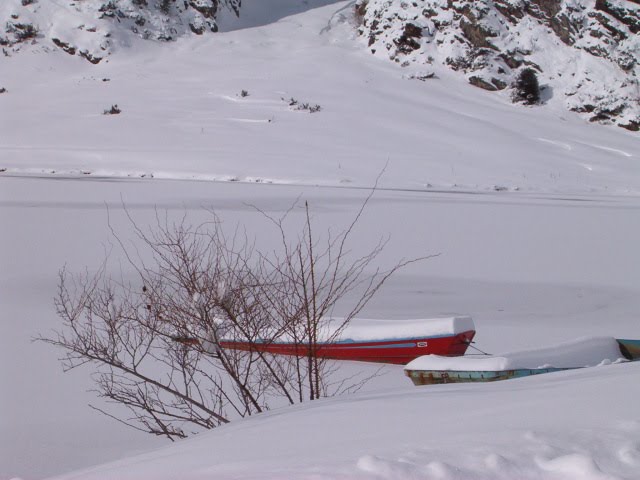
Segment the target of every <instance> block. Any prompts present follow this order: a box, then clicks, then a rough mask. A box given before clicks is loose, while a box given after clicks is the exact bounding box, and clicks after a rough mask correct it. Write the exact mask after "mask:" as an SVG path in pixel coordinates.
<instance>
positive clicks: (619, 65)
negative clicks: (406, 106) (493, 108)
mask: <svg viewBox="0 0 640 480" xmlns="http://www.w3.org/2000/svg"><path fill="white" fill-rule="evenodd" d="M356 9H357V14H358V15H359V16H360V19H361V21H362V26H361V27H360V28H359V32H360V34H361V35H363V36H365V38H366V39H367V43H368V47H369V48H370V49H371V51H372V52H374V53H376V54H377V55H382V56H385V57H390V58H391V59H393V60H395V61H396V62H398V63H400V64H403V65H408V64H411V63H417V64H419V65H423V66H424V67H425V68H426V69H427V72H428V70H429V65H432V64H434V63H436V64H440V65H448V66H450V67H451V68H452V69H453V70H456V71H460V72H463V73H464V74H465V76H466V77H467V79H468V81H469V83H471V84H473V85H476V86H478V87H481V88H484V89H486V90H492V91H495V90H504V89H508V88H509V87H511V86H512V85H513V84H514V82H515V80H516V77H517V75H518V73H519V72H520V71H522V70H523V69H525V68H533V69H534V70H535V71H537V72H538V74H539V77H540V80H539V81H540V82H541V83H542V85H543V91H542V93H541V100H542V101H543V102H545V101H550V100H551V99H552V97H559V100H560V102H563V103H564V104H565V105H566V106H567V108H569V109H570V110H572V111H575V112H581V113H585V114H587V115H586V117H587V118H589V120H590V121H603V122H609V123H615V124H617V125H619V126H621V127H624V128H627V129H629V130H633V131H638V129H640V83H639V81H640V79H639V77H640V63H639V62H640V36H639V35H638V33H639V32H640V5H638V3H637V2H630V1H624V0H598V1H595V0H562V1H560V0H557V1H547V0H531V1H524V0H482V1H477V0H473V1H466V0H461V1H447V0H420V1H414V2H389V1H387V0H359V1H358V5H357V7H356ZM431 73H433V72H431ZM428 74H429V73H425V74H423V78H426V76H427V75H428Z"/></svg>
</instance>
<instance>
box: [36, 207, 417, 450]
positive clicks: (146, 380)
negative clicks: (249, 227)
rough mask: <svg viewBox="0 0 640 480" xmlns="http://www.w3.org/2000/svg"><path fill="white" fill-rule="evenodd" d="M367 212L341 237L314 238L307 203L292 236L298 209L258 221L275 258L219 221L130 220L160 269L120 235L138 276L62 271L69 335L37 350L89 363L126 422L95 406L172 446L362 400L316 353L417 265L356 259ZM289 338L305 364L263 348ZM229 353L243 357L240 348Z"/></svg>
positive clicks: (61, 306)
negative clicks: (303, 408)
mask: <svg viewBox="0 0 640 480" xmlns="http://www.w3.org/2000/svg"><path fill="white" fill-rule="evenodd" d="M369 198H370V197H369ZM368 200H369V199H367V201H365V202H364V203H363V205H362V206H361V209H360V210H359V212H358V214H357V215H356V217H355V218H354V220H353V222H352V223H351V224H350V225H349V226H348V227H347V228H346V229H345V230H343V231H342V232H340V233H339V234H332V233H331V232H325V234H324V235H318V234H317V233H316V232H315V230H314V228H313V222H312V219H311V215H310V211H309V206H308V205H307V204H306V203H305V205H304V214H305V215H304V221H303V223H302V227H301V230H300V231H299V232H298V234H296V235H293V236H292V235H290V234H289V233H287V232H288V229H287V228H285V223H286V222H287V218H288V217H289V213H290V212H291V210H290V211H289V212H287V213H286V214H285V215H283V216H282V217H272V216H269V215H268V214H266V213H265V212H261V211H259V210H258V214H260V215H263V216H264V218H266V220H267V221H268V223H269V224H270V225H272V226H273V227H274V228H275V232H276V233H277V235H278V238H280V241H279V249H277V250H275V251H271V250H270V251H261V250H258V249H257V248H256V246H255V241H254V240H251V239H249V238H248V237H247V235H246V234H243V233H242V232H241V231H240V230H239V229H236V230H234V231H233V232H231V233H227V232H226V231H225V230H224V229H223V228H222V226H221V222H220V220H219V219H218V217H217V216H216V215H215V214H214V213H213V212H211V220H210V221H209V222H206V223H202V224H199V225H191V224H189V223H188V221H187V219H186V218H184V217H183V218H182V219H181V220H180V221H177V222H172V221H170V220H169V219H168V218H167V217H166V216H165V218H161V216H160V215H159V214H156V220H157V221H156V225H155V226H154V227H153V228H151V229H148V230H143V229H142V228H140V227H139V226H138V225H137V224H136V222H134V221H133V219H132V218H131V217H130V216H129V219H130V221H131V225H132V227H133V230H134V231H135V234H136V238H137V241H138V243H139V244H140V246H141V248H142V249H143V250H144V251H145V252H146V253H147V254H148V257H149V258H151V260H147V261H143V260H141V257H140V255H139V253H138V252H139V250H138V249H137V248H134V247H129V246H127V245H129V244H128V243H127V244H125V242H124V241H122V240H121V239H120V237H119V236H118V235H116V234H115V232H114V238H115V239H116V241H117V244H118V245H119V247H120V248H121V250H122V252H123V255H124V258H126V260H127V262H128V267H127V268H128V269H129V270H133V271H134V272H135V278H134V279H133V280H127V279H126V278H127V276H126V274H125V273H120V274H119V275H115V274H114V273H112V272H110V269H109V262H108V259H105V261H104V263H103V264H102V266H101V267H100V268H99V270H98V272H97V273H95V274H88V273H84V274H80V275H71V274H69V273H68V272H67V271H66V270H64V269H63V270H62V271H61V272H60V278H59V284H58V294H57V297H56V300H55V306H56V312H57V314H58V316H59V317H60V318H61V320H62V328H61V329H60V330H59V331H57V332H54V334H53V335H51V336H42V337H40V338H39V340H41V341H44V342H46V343H49V344H52V345H55V346H57V347H61V348H62V349H63V350H64V355H63V357H62V359H61V360H62V363H63V366H64V368H65V369H66V370H70V369H73V368H76V367H79V366H82V365H85V364H91V365H93V367H94V369H95V370H94V380H95V390H96V392H97V394H98V396H100V397H102V398H104V399H106V401H107V402H114V403H116V404H118V405H120V406H124V407H125V408H126V409H128V411H129V413H130V415H128V416H125V415H122V414H121V412H122V410H120V413H111V412H107V411H106V410H104V409H103V408H98V407H94V408H96V409H98V410H100V411H101V412H103V413H105V414H107V415H109V416H111V417H113V418H115V419H117V420H118V421H121V422H123V423H125V424H127V425H129V426H131V427H134V428H136V429H139V430H142V431H145V432H149V433H152V434H155V435H164V436H166V437H167V438H169V439H172V440H173V439H175V438H183V437H186V436H188V435H190V434H192V433H196V432H198V431H201V430H203V429H211V428H214V427H216V426H219V425H221V424H224V423H227V422H229V421H230V419H232V418H234V417H236V418H237V417H246V416H250V415H253V414H256V413H260V412H263V411H265V410H267V409H269V408H270V406H271V405H273V404H280V405H281V404H282V403H283V402H284V403H285V404H292V405H293V404H295V403H300V402H304V401H308V400H316V399H319V398H321V397H326V396H331V395H335V394H340V393H345V392H351V391H355V390H357V389H359V388H360V387H361V386H362V385H363V383H364V382H365V381H366V380H367V378H366V377H362V376H360V377H356V378H340V376H339V375H336V373H338V374H339V372H335V371H334V370H335V368H336V367H335V365H336V363H335V362H331V361H328V360H326V359H324V358H319V357H318V356H317V355H316V352H317V351H318V348H319V346H320V345H321V343H322V342H333V341H335V340H336V339H337V338H338V336H339V334H340V332H341V331H342V330H343V329H344V328H345V327H346V326H347V325H348V324H349V322H350V321H351V319H353V318H354V317H355V316H356V315H357V314H358V313H359V312H360V311H361V310H362V309H363V308H364V307H365V305H367V303H368V302H369V301H370V300H371V298H372V297H373V296H374V295H375V294H376V293H377V292H378V291H379V289H380V288H381V287H382V286H383V284H384V283H385V281H386V280H387V279H388V278H389V277H390V276H391V275H392V274H393V273H394V272H396V271H397V270H398V269H400V268H402V267H404V266H405V265H407V264H409V263H412V262H415V261H417V260H420V259H411V260H403V261H400V262H398V263H397V264H395V265H394V266H393V267H391V268H390V269H388V270H380V269H378V268H374V262H375V260H376V259H377V257H378V255H379V254H380V253H381V252H382V250H383V248H384V246H385V244H386V241H384V240H381V241H379V243H378V244H377V245H376V246H375V247H374V248H372V249H371V250H369V251H367V252H365V253H363V254H359V255H356V254H355V253H353V252H350V250H349V246H348V244H349V240H350V237H351V235H352V232H353V230H354V228H355V226H356V224H357V222H358V220H359V219H360V218H361V215H362V213H363V210H364V208H365V206H366V204H367V202H368ZM292 209H293V207H292ZM127 215H128V213H127ZM112 232H113V230H112ZM372 270H373V271H372ZM347 298H349V299H352V300H351V301H350V302H349V304H348V306H345V304H346V300H347ZM338 302H340V306H341V308H342V309H343V311H346V314H344V316H343V317H342V318H341V319H340V320H339V321H338V322H337V324H336V320H335V319H333V320H332V319H331V318H330V317H331V314H332V312H333V310H334V308H335V307H336V305H337V304H338ZM330 322H333V323H332V324H331V328H329V327H330V325H329V324H330ZM327 332H329V333H327ZM283 339H286V340H287V341H290V342H292V343H293V344H294V345H295V348H296V351H299V354H298V355H291V356H282V355H272V354H268V353H265V352H264V351H263V350H260V349H259V348H255V346H257V345H260V344H265V343H266V344H268V343H272V342H278V341H282V340H283ZM233 342H243V344H244V345H245V348H244V349H237V348H231V347H230V346H229V345H230V344H232V343H233ZM298 349H299V350H298ZM332 382H333V383H332Z"/></svg>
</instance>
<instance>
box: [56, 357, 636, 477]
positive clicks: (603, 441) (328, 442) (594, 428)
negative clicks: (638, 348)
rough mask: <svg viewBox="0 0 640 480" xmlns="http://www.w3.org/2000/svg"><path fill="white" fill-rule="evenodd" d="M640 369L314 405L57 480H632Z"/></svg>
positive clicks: (428, 389) (385, 393)
mask: <svg viewBox="0 0 640 480" xmlns="http://www.w3.org/2000/svg"><path fill="white" fill-rule="evenodd" d="M638 374H640V364H623V365H611V366H605V367H597V368H593V369H586V370H584V371H578V372H571V373H567V372H563V373H559V374H558V373H556V374H548V375H541V376H539V377H537V378H536V377H532V378H528V379H523V380H510V381H505V382H498V383H494V384H479V385H437V386H430V387H418V388H414V387H411V388H407V389H399V390H398V389H396V390H394V391H378V392H376V393H369V394H363V395H356V396H352V397H351V398H349V399H340V400H329V401H318V402H314V403H313V404H309V405H304V406H301V407H299V408H294V409H291V410H288V411H277V412H272V413H268V414H264V415H260V416H258V417H255V418H251V419H250V420H248V421H240V422H237V423H233V424H229V425H226V426H224V427H220V428H219V429H217V430H216V431H213V432H211V433H204V434H201V435H199V436H198V437H196V438H193V439H189V440H186V441H183V442H180V443H179V444H177V445H175V446H171V447H167V448H164V449H160V450H157V451H155V452H150V453H147V454H143V455H139V456H135V457H132V458H129V459H125V460H122V461H119V462H115V463H112V464H107V465H104V466H100V467H96V468H92V469H88V470H84V471H79V472H77V473H72V474H69V475H63V476H61V477H56V478H59V479H60V480H62V479H65V480H71V479H82V480H106V479H121V480H127V479H136V480H138V479H148V478H154V479H158V480H169V479H175V480H178V479H181V480H191V479H205V478H224V479H227V480H231V479H256V480H257V479H285V478H286V479H289V478H299V479H353V478H357V479H361V480H365V479H393V480H400V479H403V480H405V479H416V480H417V479H424V480H428V479H433V480H436V479H437V480H513V479H518V480H534V479H535V480H558V479H571V480H578V479H579V480H633V479H636V478H637V474H638V468H639V467H640V449H639V447H638V437H639V436H640V422H639V421H638V415H637V405H636V403H637V402H636V399H637V398H638V395H640V387H639V385H638V382H633V381H630V379H632V378H634V376H637V375H638Z"/></svg>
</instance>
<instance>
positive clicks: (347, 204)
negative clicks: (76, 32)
mask: <svg viewBox="0 0 640 480" xmlns="http://www.w3.org/2000/svg"><path fill="white" fill-rule="evenodd" d="M287 2H288V0H279V1H278V2H277V6H278V8H281V9H280V10H278V12H275V13H274V12H271V13H270V15H271V16H270V17H269V18H266V17H265V18H266V20H265V19H262V20H260V18H257V19H253V20H252V19H250V18H246V17H245V18H244V19H242V21H241V22H240V23H239V24H237V27H238V29H236V30H233V28H231V27H229V28H226V29H227V30H233V31H229V32H226V33H221V34H217V35H210V36H208V37H206V38H205V37H202V38H185V39H182V40H179V41H177V42H175V43H171V44H162V45H158V44H154V43H150V42H146V43H145V42H142V41H141V40H140V41H138V40H135V39H132V40H131V45H130V46H127V45H124V44H123V45H119V47H118V48H120V49H121V50H120V51H119V52H118V55H112V56H111V57H109V58H105V59H104V60H103V61H102V62H100V64H98V65H91V64H89V63H88V62H87V61H85V60H83V59H81V58H79V57H77V56H71V55H68V54H66V53H64V52H61V51H55V52H49V53H46V52H44V51H42V50H41V49H37V48H35V47H34V48H33V49H31V48H30V47H31V45H25V46H24V47H23V49H26V50H23V51H22V52H21V53H20V54H19V55H12V56H10V57H4V56H0V87H4V88H6V89H7V92H6V93H3V94H0V112H1V113H0V171H1V172H0V225H1V227H0V322H1V323H0V325H1V326H2V335H0V385H1V389H0V478H1V479H3V480H4V479H9V478H14V477H20V478H22V479H24V480H26V479H35V478H45V477H51V476H52V475H58V474H62V473H63V472H71V471H76V473H70V474H67V475H66V476H63V477H60V478H78V479H127V478H128V479H136V480H138V479H141V480H146V479H151V478H153V479H204V478H221V479H249V478H253V479H282V478H301V479H314V480H318V479H347V478H349V479H387V478H388V479H440V480H442V479H444V480H502V479H504V480H513V479H516V478H517V479H522V480H560V479H562V480H564V479H581V480H582V479H586V480H637V478H638V471H639V469H640V443H639V441H638V439H639V438H640V416H639V415H638V408H637V403H638V402H637V399H638V398H639V397H640V384H639V383H638V382H637V378H638V374H639V373H640V370H639V368H640V365H639V364H638V363H634V362H632V363H625V364H619V365H609V366H603V367H601V368H594V369H585V370H580V371H572V372H561V373H556V374H549V375H543V376H539V377H538V378H526V379H521V380H514V381H510V382H501V383H496V384H485V385H442V386H434V387H424V388H423V387H419V388H416V387H413V386H412V385H411V382H410V381H409V380H408V379H407V378H406V377H405V376H404V375H403V372H402V368H401V367H399V366H387V367H384V369H383V371H382V372H381V373H382V374H383V375H381V376H376V377H375V378H374V379H373V380H372V381H371V382H370V383H369V384H367V385H366V386H365V388H364V390H363V391H362V392H360V393H359V394H357V395H355V396H350V397H344V398H335V399H328V400H322V401H318V402H313V403H310V404H308V405H302V406H299V407H296V408H292V409H287V408H283V409H278V410H274V411H272V412H269V413H267V414H265V415H259V416H256V417H254V418H250V419H247V420H242V421H234V422H232V423H231V424H229V425H227V426H225V427H222V428H220V429H217V430H214V431H211V432H207V433H206V434H202V435H199V436H197V437H195V438H192V439H189V440H187V441H184V442H178V443H177V444H175V445H170V446H167V444H166V442H165V441H163V440H161V439H159V438H156V437H152V436H150V435H147V434H143V433H141V432H137V431H134V430H129V429H127V428H126V427H123V426H122V425H120V424H118V423H117V422H114V421H112V420H111V419H109V418H107V417H104V416H102V415H100V414H98V413H97V412H96V411H94V410H92V409H90V408H88V407H87V404H88V403H91V404H94V405H96V406H97V407H99V408H108V409H109V408H111V406H109V405H106V404H105V403H104V402H103V401H102V400H101V399H96V398H95V397H94V395H93V394H92V393H91V392H89V390H90V389H91V388H92V382H91V378H90V373H91V368H90V367H89V366H87V368H83V369H78V370H74V371H71V372H68V373H63V372H62V371H61V368H60V365H59V363H58V362H57V360H56V359H57V358H58V356H59V355H60V353H61V352H59V351H55V350H54V349H52V348H49V347H48V346H47V345H43V344H41V343H37V342H36V343H34V342H32V341H31V340H32V339H33V337H35V336H37V335H38V334H47V333H48V332H50V331H51V330H53V329H55V328H57V327H58V326H59V319H58V318H57V317H56V315H55V310H54V307H53V304H52V298H53V297H54V296H55V294H56V283H57V272H58V270H59V269H60V268H61V267H62V266H63V265H67V268H68V269H69V270H70V271H74V272H79V271H82V270H83V269H84V268H85V266H86V267H87V268H88V269H89V270H90V271H92V270H93V269H95V268H97V267H98V266H99V265H100V261H101V260H102V258H103V257H104V255H105V253H109V252H111V255H112V256H113V259H114V261H116V262H117V261H118V260H122V259H120V258H119V257H118V254H117V249H116V248H115V247H114V242H113V238H112V237H111V236H110V235H111V234H110V226H111V227H113V228H114V229H115V230H116V231H117V232H118V233H119V234H120V235H121V237H122V238H125V239H127V240H128V239H130V238H133V237H134V232H133V230H132V227H131V224H130V223H129V221H128V219H127V215H126V213H125V211H124V208H123V205H126V208H127V212H128V213H129V214H130V215H132V216H133V218H134V219H135V220H136V221H137V222H138V223H139V224H140V225H149V224H151V225H153V224H154V223H155V221H156V214H157V212H164V211H166V212H168V215H170V216H172V217H173V216H175V217H176V218H181V217H182V215H184V214H185V213H186V214H187V215H188V217H189V219H190V220H192V221H193V222H200V221H206V220H210V217H209V216H208V214H207V213H206V212H205V211H204V210H203V208H205V207H206V208H211V209H214V210H215V211H216V212H218V213H219V214H220V215H221V217H222V218H223V219H224V221H225V222H227V224H228V225H231V226H233V225H236V224H238V225H241V226H242V227H243V228H246V230H247V234H248V235H249V236H250V237H251V236H255V238H256V242H257V243H258V244H259V246H260V247H261V248H264V249H269V248H274V247H275V246H277V245H278V242H279V234H278V233H277V232H274V231H272V230H270V229H269V228H268V227H269V222H267V221H266V220H265V219H264V218H263V217H261V216H260V215H259V214H256V211H255V209H254V208H253V206H256V207H258V208H260V209H262V210H263V211H265V212H268V213H270V214H274V215H276V216H278V215H282V214H284V213H285V212H287V211H289V210H290V207H291V205H292V204H294V203H296V202H298V203H297V205H298V207H296V208H294V209H293V210H291V212H290V217H289V218H290V219H291V220H292V221H293V223H294V225H293V227H292V228H293V229H294V230H292V232H293V233H295V232H297V231H298V230H297V227H296V225H297V226H299V225H301V224H302V223H303V221H304V208H303V207H301V205H300V202H301V200H308V201H309V204H310V206H311V209H312V215H313V221H314V225H315V226H316V227H315V228H316V231H317V232H327V231H329V230H331V232H333V233H335V231H336V229H340V228H346V226H348V225H349V224H350V222H351V221H352V219H353V218H354V215H355V214H356V213H357V212H358V209H359V208H360V205H361V203H362V201H363V199H364V198H365V197H366V195H367V193H368V190H367V189H368V188H369V187H370V186H371V185H372V184H373V183H374V182H375V178H376V177H377V176H378V174H379V173H380V172H381V170H382V169H383V168H384V166H385V165H387V167H386V171H385V173H384V175H383V176H382V178H381V180H380V184H379V187H380V188H379V189H378V191H377V192H376V194H375V195H374V197H373V198H372V199H371V201H370V203H369V205H368V207H367V209H366V210H365V212H364V214H363V216H362V217H361V219H360V221H359V222H358V224H357V228H356V229H355V230H354V233H353V242H352V244H351V248H352V251H354V254H356V255H357V254H358V253H359V252H361V251H368V249H369V248H373V247H375V246H376V245H377V244H378V241H379V239H380V238H383V239H385V238H388V239H389V240H388V243H387V245H386V248H385V250H384V252H383V254H382V255H381V256H380V258H379V261H380V267H381V268H389V267H390V266H392V265H394V264H395V263H396V262H397V261H398V260H399V259H402V258H405V259H407V258H414V257H418V256H423V255H427V254H437V253H439V254H440V255H438V256H436V257H434V258H432V259H430V260H428V261H426V262H422V263H417V264H412V265H410V266H409V267H408V268H407V269H405V270H403V271H402V272H401V273H400V274H399V275H397V276H395V277H393V278H392V279H391V280H390V281H389V282H388V284H387V285H385V288H384V289H383V290H381V292H380V294H379V295H378V296H377V297H376V298H374V300H373V301H372V302H371V303H370V304H369V305H368V306H367V308H366V309H365V310H364V311H363V312H362V315H363V316H365V317H369V318H386V319H403V318H404V319H406V318H424V317H434V316H440V315H442V316H445V317H452V316H456V314H457V313H456V312H465V313H470V314H472V315H473V318H474V321H475V323H476V325H477V331H478V333H477V335H476V338H475V340H476V342H477V343H476V344H475V345H476V346H477V347H478V348H480V349H482V350H484V351H488V352H496V351H498V352H499V351H504V350H505V349H507V348H509V349H511V348H512V349H514V350H527V349H534V350H538V349H540V348H542V347H543V346H545V345H549V344H550V343H556V342H557V343H559V342H567V341H571V340H573V339H575V337H576V335H577V334H579V335H588V336H614V337H617V338H640V326H639V324H638V321H637V312H638V311H640V287H639V285H640V257H639V256H638V245H640V223H639V222H638V219H639V218H640V197H638V195H637V194H638V193H640V166H639V164H638V159H639V158H638V157H639V156H640V145H639V144H638V141H637V135H634V134H632V133H630V132H627V131H624V130H622V129H620V128H617V127H605V126H600V125H593V124H587V123H585V121H584V120H583V119H582V118H580V117H579V116H577V115H574V114H569V113H566V111H565V109H564V107H563V106H561V105H557V104H554V103H553V102H549V103H548V104H546V105H544V106H542V107H540V108H537V109H535V110H534V109H526V108H523V107H519V106H514V105H512V104H511V103H510V102H509V101H507V100H506V99H501V98H500V97H499V96H496V95H492V94H490V93H487V92H484V91H480V90H479V89H476V88H474V87H471V86H469V85H467V84H466V81H465V80H464V79H460V78H458V77H457V76H456V75H453V74H452V73H451V72H449V71H448V70H446V69H443V70H442V71H440V70H438V72H437V77H438V78H437V79H433V81H429V82H418V81H411V80H409V79H408V78H407V77H408V76H410V74H411V73H412V72H413V70H412V68H413V67H407V68H406V69H401V68H400V67H399V66H397V65H395V64H393V63H391V62H388V61H387V60H386V59H385V60H381V59H378V58H375V57H374V56H372V55H370V54H369V53H368V52H366V51H363V50H362V48H361V45H360V40H359V39H357V38H354V33H353V32H354V26H353V25H352V24H351V23H350V22H351V21H352V20H351V17H350V12H351V11H352V6H353V4H352V3H351V2H337V3H331V2H327V1H309V2H308V3H305V2H304V1H302V0H300V1H294V0H291V3H287ZM59 3H60V2H58V1H56V2H49V1H46V0H40V1H39V2H38V3H37V5H40V6H41V7H43V8H44V7H45V6H47V8H48V7H49V6H52V5H55V4H59ZM243 3H246V5H247V8H248V7H249V6H250V4H251V5H252V6H251V8H253V9H254V11H255V12H256V15H263V14H264V11H265V8H264V4H261V3H260V0H255V1H254V2H249V1H246V2H243ZM11 4H12V5H18V2H13V1H12V2H11ZM5 5H7V3H5V2H0V8H4V6H5ZM321 5H322V6H321ZM314 6H321V8H317V9H312V7H314ZM289 7H291V10H287V9H288V8H289ZM288 11H289V12H294V13H298V14H297V15H295V16H287V15H286V14H287V12H288ZM261 12H262V13H261ZM223 20H224V22H232V18H228V19H221V25H223V24H224V22H223ZM271 20H278V21H276V22H274V23H269V22H270V21H271ZM69 21H70V20H69ZM243 22H244V23H243ZM254 25H259V26H258V27H255V28H254V27H253V26H254ZM250 27H251V28H250ZM85 33H86V32H85ZM85 33H82V35H84V34H85ZM89 33H91V32H89ZM114 40H115V39H114ZM434 68H435V67H434ZM413 73H420V72H419V71H416V72H413ZM103 79H108V80H109V81H103ZM242 89H246V90H247V91H248V92H249V96H247V97H242V96H241V95H240V92H241V90H242ZM291 97H295V98H296V99H298V100H299V101H300V102H309V103H312V104H315V103H317V104H320V105H321V106H322V110H321V111H320V112H317V113H313V114H310V113H308V112H307V111H304V110H293V109H291V108H290V106H289V103H288V102H287V101H283V100H282V99H283V98H284V99H285V100H287V99H289V98H291ZM116 103H117V104H118V105H119V106H120V107H121V109H122V113H121V114H120V115H103V114H102V112H103V110H104V109H107V108H109V107H110V106H111V105H112V104H116ZM5 169H6V170H5ZM152 177H153V178H152ZM179 179H182V180H193V179H195V180H203V181H197V182H196V181H189V182H187V181H178V180H179ZM213 180H218V181H213ZM231 180H233V181H231ZM361 187H366V188H365V189H363V188H361ZM107 207H108V209H109V212H108V213H107ZM296 222H297V223H296ZM122 263H123V265H126V262H125V261H123V262H122ZM124 274H125V275H127V274H128V275H131V276H133V275H134V272H124ZM345 311H347V312H348V309H347V308H345ZM345 311H336V312H335V314H336V315H341V314H342V315H344V314H345ZM378 368H379V366H378V365H368V364H363V363H357V362H345V363H344V364H341V365H340V369H339V372H340V373H341V374H343V375H346V376H349V375H351V374H360V373H363V372H364V373H368V372H370V374H372V375H373V374H375V373H376V372H377V371H378ZM116 413H117V412H116ZM154 449H155V450H154ZM142 452H147V453H142ZM114 461H115V463H113V462H114ZM105 462H111V463H109V464H105V465H102V466H96V467H91V468H90V466H91V465H97V464H104V463H105ZM86 468H89V470H78V469H86Z"/></svg>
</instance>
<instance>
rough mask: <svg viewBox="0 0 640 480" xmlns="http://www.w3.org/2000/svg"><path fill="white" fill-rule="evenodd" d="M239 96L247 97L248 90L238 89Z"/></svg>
mask: <svg viewBox="0 0 640 480" xmlns="http://www.w3.org/2000/svg"><path fill="white" fill-rule="evenodd" d="M240 96H241V97H242V98H244V97H248V96H249V92H248V91H247V90H240Z"/></svg>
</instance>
